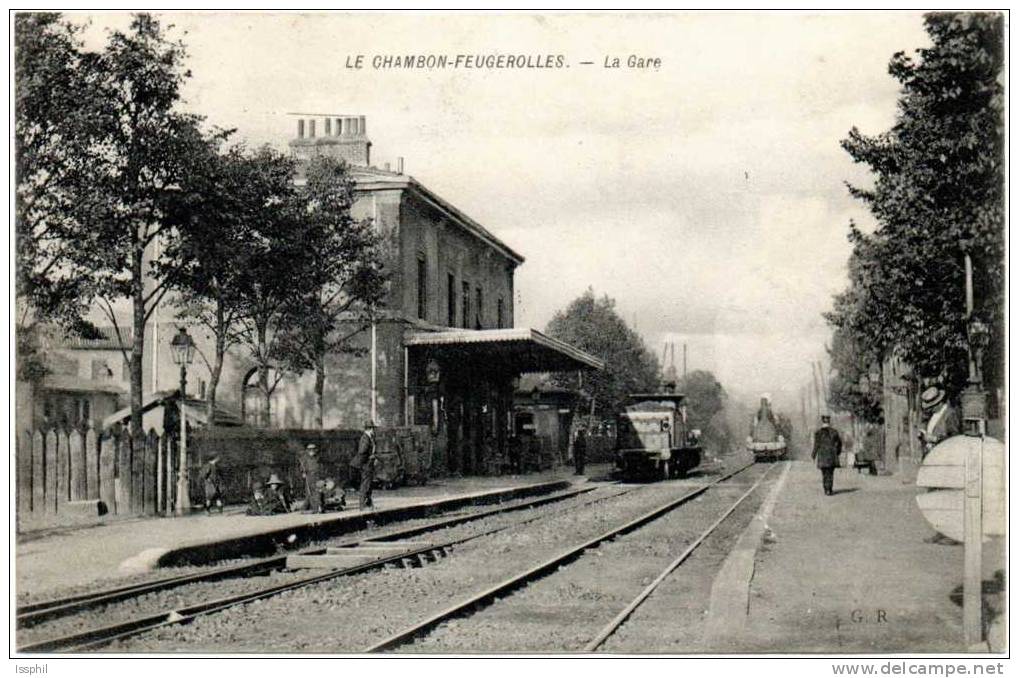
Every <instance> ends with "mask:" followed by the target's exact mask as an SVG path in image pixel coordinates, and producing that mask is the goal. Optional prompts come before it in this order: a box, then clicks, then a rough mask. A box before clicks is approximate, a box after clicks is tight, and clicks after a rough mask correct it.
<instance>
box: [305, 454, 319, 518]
mask: <svg viewBox="0 0 1019 678" xmlns="http://www.w3.org/2000/svg"><path fill="white" fill-rule="evenodd" d="M301 471H302V472H303V474H304V491H305V495H304V496H305V497H306V499H305V504H306V506H307V508H308V510H309V511H311V512H312V513H322V512H323V511H322V490H321V488H319V486H318V445H316V444H315V443H311V444H309V445H308V446H307V447H305V448H304V456H303V457H302V458H301Z"/></svg>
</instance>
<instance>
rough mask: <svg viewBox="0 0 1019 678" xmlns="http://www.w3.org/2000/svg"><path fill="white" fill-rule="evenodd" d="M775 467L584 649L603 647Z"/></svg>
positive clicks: (677, 557)
mask: <svg viewBox="0 0 1019 678" xmlns="http://www.w3.org/2000/svg"><path fill="white" fill-rule="evenodd" d="M773 468H775V467H774V466H771V467H769V468H768V470H766V471H765V472H764V473H763V474H762V475H761V477H760V478H758V479H757V481H756V482H755V483H754V484H753V485H751V486H750V489H748V490H747V491H746V492H744V493H743V494H742V495H741V496H740V498H739V499H737V500H736V501H735V502H734V503H733V504H732V505H731V506H730V507H729V508H728V509H727V510H726V511H725V512H724V513H722V515H720V516H719V517H718V519H717V520H715V522H713V523H712V524H711V526H710V527H708V528H707V529H706V530H704V531H703V532H701V534H700V536H699V537H697V539H695V540H694V541H693V542H692V543H691V544H690V545H689V546H687V547H686V549H684V551H683V552H682V553H680V554H679V555H678V556H676V559H675V560H673V561H672V562H671V563H669V564H668V565H667V566H666V568H665V569H664V570H662V572H661V574H659V575H658V576H657V577H656V578H655V580H654V581H652V582H651V583H650V584H648V585H647V587H645V588H644V590H643V591H641V592H640V593H639V594H638V595H637V597H636V598H634V599H633V600H632V601H631V602H630V604H629V605H627V606H626V607H625V608H624V609H623V611H622V612H620V613H619V614H618V615H616V617H615V618H614V619H613V620H612V621H610V622H609V623H608V624H606V625H605V627H604V628H602V630H601V631H599V632H598V635H596V636H595V637H594V639H593V640H591V642H589V643H588V644H587V645H585V646H584V651H585V652H594V651H595V650H597V649H598V648H599V647H601V645H602V643H604V642H605V641H606V640H607V639H608V638H609V636H611V635H612V634H614V633H615V632H616V631H617V630H618V629H619V627H620V626H622V625H623V623H624V622H625V621H626V620H627V619H628V618H629V617H630V615H631V614H633V612H634V610H636V609H637V608H638V607H640V605H641V604H642V603H643V602H644V601H645V600H646V599H647V598H648V596H650V595H651V594H652V593H653V592H654V591H655V589H657V588H658V586H659V585H660V584H661V583H662V582H663V581H665V579H666V578H667V577H668V576H669V575H670V574H672V572H673V570H675V569H676V568H677V567H679V566H680V565H682V564H683V562H684V561H685V560H686V559H687V558H689V557H690V555H691V554H692V553H693V552H694V551H695V550H696V549H697V547H698V546H700V545H701V543H702V542H704V540H705V539H707V538H708V537H709V536H710V535H711V534H712V533H713V532H714V531H715V530H716V529H718V526H719V525H721V524H722V522H723V521H725V519H726V518H728V517H729V516H730V515H732V512H733V511H735V510H736V509H737V507H739V505H740V504H742V503H743V501H744V500H745V499H746V498H747V497H749V496H750V495H751V494H752V493H753V492H754V490H756V489H757V488H758V486H760V484H761V483H763V482H764V479H765V478H767V477H768V474H769V473H771V469H773Z"/></svg>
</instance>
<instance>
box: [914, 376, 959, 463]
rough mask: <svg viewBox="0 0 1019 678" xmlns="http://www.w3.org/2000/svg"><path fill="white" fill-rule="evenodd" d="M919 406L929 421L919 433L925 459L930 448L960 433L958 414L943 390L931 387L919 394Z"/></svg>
mask: <svg viewBox="0 0 1019 678" xmlns="http://www.w3.org/2000/svg"><path fill="white" fill-rule="evenodd" d="M920 405H921V407H922V408H923V411H924V413H925V414H926V413H929V416H930V419H929V420H928V421H927V426H926V427H924V430H923V431H922V432H921V434H920V435H921V437H922V440H923V454H924V456H925V457H926V456H927V453H928V452H930V451H931V448H932V447H934V446H935V445H937V444H938V443H940V442H941V441H942V440H944V439H945V438H950V437H952V436H954V435H957V434H958V433H959V432H960V431H961V426H960V423H959V414H958V413H957V412H956V410H955V408H954V407H952V405H951V403H950V402H949V400H948V397H947V394H946V393H945V391H944V389H942V388H939V387H937V386H931V387H930V388H928V389H925V390H924V391H923V392H922V393H921V394H920Z"/></svg>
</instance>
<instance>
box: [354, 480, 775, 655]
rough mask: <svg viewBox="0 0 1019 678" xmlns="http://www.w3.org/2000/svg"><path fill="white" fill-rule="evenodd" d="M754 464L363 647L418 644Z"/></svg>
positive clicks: (608, 632) (602, 635) (639, 599)
mask: <svg viewBox="0 0 1019 678" xmlns="http://www.w3.org/2000/svg"><path fill="white" fill-rule="evenodd" d="M754 466H755V464H753V463H750V464H747V465H745V466H742V467H740V468H738V469H736V470H734V471H732V472H730V473H727V474H725V475H723V476H721V477H719V478H717V479H716V480H714V481H712V482H710V483H707V484H705V485H703V486H701V487H699V488H697V489H694V490H692V491H690V492H687V493H685V494H683V495H682V496H680V497H679V498H677V499H672V500H670V501H668V502H666V503H664V504H662V505H660V506H658V507H656V508H654V509H652V510H650V511H648V512H646V513H644V514H643V515H641V516H638V517H637V518H634V519H632V520H629V521H627V522H625V523H623V524H621V525H618V526H616V527H614V528H612V529H610V530H608V531H607V532H604V533H602V534H600V535H598V536H596V537H594V538H593V539H589V540H587V541H585V542H584V543H582V544H580V545H578V546H574V547H571V548H570V549H568V550H566V551H563V552H561V553H559V554H557V555H555V556H553V557H551V558H549V559H547V560H545V561H543V562H541V563H540V564H538V565H536V566H533V567H530V568H528V569H527V570H525V571H522V572H520V573H518V574H515V575H513V576H511V577H509V578H507V579H505V580H503V581H501V582H500V583H498V584H496V585H494V586H491V587H489V588H487V589H485V590H483V591H481V592H480V593H476V594H474V595H471V596H470V597H468V598H466V599H464V600H462V601H460V602H458V603H456V604H454V605H452V606H450V607H447V608H445V609H443V610H441V611H440V612H438V613H436V614H433V615H432V616H429V617H427V618H425V619H423V620H421V621H420V622H418V623H416V624H413V625H412V626H409V627H407V628H405V629H403V630H401V631H399V632H397V633H395V634H393V635H391V636H389V637H387V638H385V639H384V640H382V641H379V642H376V643H374V644H372V645H371V646H369V647H367V648H365V649H364V652H386V651H392V650H395V649H397V648H399V647H401V646H404V645H407V644H409V643H413V642H415V641H416V640H418V639H420V638H422V637H424V636H427V635H428V634H429V633H431V632H432V631H433V630H434V629H436V628H437V627H438V626H440V625H442V624H444V623H446V622H449V621H451V620H454V619H457V618H462V617H467V616H470V615H472V614H474V613H475V612H476V611H478V610H480V609H482V608H484V607H486V606H489V605H491V604H493V603H494V602H495V601H497V600H505V599H506V598H508V597H510V596H512V594H513V593H514V592H516V591H519V590H520V589H522V588H524V587H526V586H527V585H528V584H530V583H532V582H534V581H537V580H539V579H542V578H544V577H546V576H548V575H550V574H552V573H554V572H557V571H559V570H560V569H561V568H562V567H564V566H567V565H569V564H570V563H572V562H574V561H576V560H578V559H579V558H581V556H583V555H584V554H585V553H586V552H588V551H590V550H592V549H596V548H597V547H598V546H600V545H602V544H604V543H606V542H609V541H611V540H614V539H616V538H617V537H620V536H622V535H625V534H627V533H630V532H633V531H635V530H638V529H639V528H641V527H644V526H646V525H648V524H649V523H652V522H653V521H655V520H658V519H659V518H661V517H663V516H665V515H667V514H668V513H670V512H671V511H673V510H674V509H676V508H678V507H680V506H682V505H684V504H686V503H688V502H690V501H691V500H693V499H695V498H697V497H699V496H700V495H702V494H704V493H705V492H707V491H708V490H710V489H712V488H714V487H717V486H719V485H720V484H722V483H724V482H725V481H727V480H729V479H730V478H733V477H735V476H737V475H739V474H741V473H743V472H744V471H746V470H747V469H750V468H752V467H754ZM772 468H773V467H769V468H768V469H767V470H765V472H764V473H763V474H762V475H761V476H760V477H759V478H758V479H757V480H756V481H755V482H753V483H752V484H751V485H750V487H749V488H748V489H747V490H746V491H745V492H743V493H742V494H741V495H740V497H739V498H738V499H737V500H736V501H735V502H733V503H732V504H731V505H730V506H729V507H728V508H727V509H726V510H724V511H723V512H722V513H721V514H720V515H719V516H718V518H717V519H716V520H715V521H714V522H713V523H712V524H711V525H710V526H709V527H708V528H707V529H705V530H704V531H703V532H702V533H701V534H700V535H699V536H698V537H697V538H696V539H694V540H693V541H692V542H691V543H690V544H689V545H688V547H687V548H686V549H684V550H683V552H682V553H680V554H679V555H678V556H677V557H676V558H675V559H673V560H672V561H671V562H670V563H669V565H668V566H667V567H666V568H665V569H664V570H663V571H662V572H661V573H660V574H659V575H658V576H657V577H656V578H655V579H654V580H653V581H652V582H651V583H650V584H649V585H648V586H646V587H645V588H644V589H643V590H642V591H641V593H640V594H639V595H637V596H636V598H634V599H633V600H632V601H631V602H630V603H629V604H628V605H626V606H625V608H624V609H623V610H622V611H621V612H619V613H618V614H617V615H616V616H615V617H614V618H613V619H612V620H611V621H610V622H609V623H608V624H607V625H605V626H604V627H603V628H602V629H601V630H600V631H599V632H598V633H597V634H596V635H595V637H594V638H593V639H591V640H590V641H589V642H588V643H587V644H586V646H585V647H584V650H585V651H588V652H593V651H595V650H597V649H598V648H599V647H600V646H601V645H602V644H603V643H604V642H605V640H606V639H608V638H609V637H610V636H612V635H613V634H614V633H615V631H616V630H617V629H619V628H620V627H621V626H622V625H623V623H625V621H626V620H627V619H628V618H629V617H630V615H631V614H632V613H633V612H634V611H635V610H636V609H637V608H638V607H639V606H640V605H641V604H642V603H643V602H644V601H645V600H646V599H647V598H648V597H649V596H650V595H651V593H653V592H654V590H655V589H656V588H657V587H658V586H659V585H660V584H661V583H662V582H663V581H665V580H666V578H667V577H668V576H669V575H670V574H671V573H672V572H673V571H674V570H675V569H676V568H678V567H679V566H680V565H681V564H682V563H683V562H684V561H685V560H686V559H687V558H689V556H690V555H691V554H692V553H693V552H694V551H695V550H696V549H697V547H698V546H700V545H701V544H702V543H703V542H704V540H705V539H707V538H708V537H709V536H710V535H711V534H712V533H713V532H714V531H715V530H716V529H717V528H718V527H719V526H720V525H721V524H722V523H723V522H724V521H725V519H726V518H727V517H729V516H730V515H731V514H732V513H733V512H734V511H735V510H736V509H737V508H738V507H739V506H740V505H741V504H742V503H743V502H744V501H745V500H746V499H747V498H748V497H749V496H750V495H751V494H752V493H753V492H754V491H755V490H756V489H757V488H758V487H759V486H760V485H761V483H762V482H763V481H764V480H765V478H766V477H767V476H768V475H769V473H770V471H771V469H772Z"/></svg>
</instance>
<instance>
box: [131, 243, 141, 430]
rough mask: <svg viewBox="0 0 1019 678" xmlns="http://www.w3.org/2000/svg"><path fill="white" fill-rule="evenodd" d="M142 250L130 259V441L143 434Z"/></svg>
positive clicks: (136, 247) (139, 245) (138, 245)
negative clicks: (132, 324) (131, 317)
mask: <svg viewBox="0 0 1019 678" xmlns="http://www.w3.org/2000/svg"><path fill="white" fill-rule="evenodd" d="M142 255H143V248H142V246H141V244H137V245H136V246H135V249H134V251H133V252H132V258H131V288H132V298H131V305H132V311H133V313H132V315H133V323H134V326H133V328H132V330H131V331H132V336H131V365H130V369H131V439H132V440H136V439H137V437H138V436H141V435H142V433H143V428H144V427H143V424H142V357H143V355H144V352H145V283H144V277H143V271H142Z"/></svg>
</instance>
